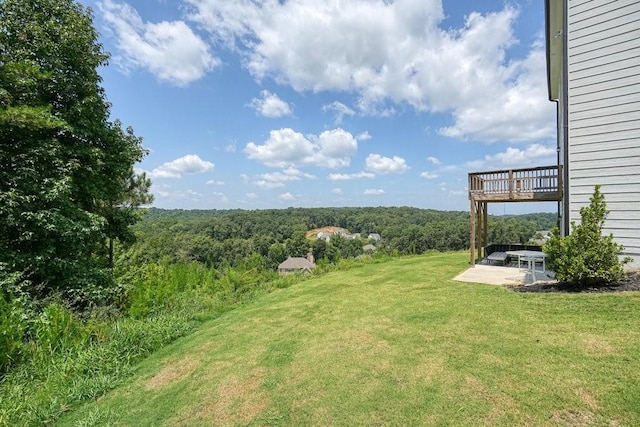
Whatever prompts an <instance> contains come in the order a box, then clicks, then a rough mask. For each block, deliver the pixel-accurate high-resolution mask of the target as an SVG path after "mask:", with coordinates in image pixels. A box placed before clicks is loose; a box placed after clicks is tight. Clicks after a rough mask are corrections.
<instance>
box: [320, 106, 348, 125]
mask: <svg viewBox="0 0 640 427" xmlns="http://www.w3.org/2000/svg"><path fill="white" fill-rule="evenodd" d="M322 111H324V112H325V113H327V112H328V113H333V115H334V119H335V122H336V124H340V123H342V119H343V118H344V116H353V115H355V114H356V112H355V111H354V110H352V109H351V108H349V107H347V106H346V105H344V104H343V103H342V102H338V101H333V102H332V103H331V104H326V105H323V106H322Z"/></svg>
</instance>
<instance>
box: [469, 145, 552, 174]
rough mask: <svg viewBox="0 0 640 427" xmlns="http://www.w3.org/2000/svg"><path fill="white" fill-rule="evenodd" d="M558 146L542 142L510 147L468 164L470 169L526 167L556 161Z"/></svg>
mask: <svg viewBox="0 0 640 427" xmlns="http://www.w3.org/2000/svg"><path fill="white" fill-rule="evenodd" d="M556 156H557V152H556V148H555V147H554V146H546V145H542V144H531V145H529V146H527V147H526V148H525V149H519V148H514V147H508V148H507V149H506V150H505V151H503V152H501V153H496V154H493V155H486V156H484V159H483V160H474V161H471V162H468V163H467V164H466V167H467V169H469V170H480V169H486V168H502V167H526V166H528V165H531V164H542V163H549V164H555V163H556V161H557V160H556Z"/></svg>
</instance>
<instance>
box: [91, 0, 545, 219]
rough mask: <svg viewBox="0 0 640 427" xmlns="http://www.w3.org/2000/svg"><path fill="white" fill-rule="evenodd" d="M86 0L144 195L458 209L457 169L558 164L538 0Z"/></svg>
mask: <svg viewBox="0 0 640 427" xmlns="http://www.w3.org/2000/svg"><path fill="white" fill-rule="evenodd" d="M81 3H82V4H84V5H85V6H88V7H90V8H91V9H92V11H93V14H94V25H95V26H96V28H97V30H98V32H99V33H100V43H102V44H103V47H104V50H105V51H106V52H109V53H110V54H111V58H110V60H109V64H108V66H106V67H104V68H102V69H101V70H100V74H101V76H102V77H103V82H102V84H103V87H104V88H105V91H106V97H107V100H108V101H109V102H110V103H111V104H112V107H111V113H112V117H113V118H114V119H115V118H118V119H120V120H121V121H122V122H123V124H124V125H125V126H132V127H133V128H134V130H135V133H136V135H138V136H141V137H142V138H143V139H144V146H145V147H146V148H147V149H148V150H149V154H148V155H147V156H146V158H145V159H144V160H143V161H142V162H141V163H140V164H138V165H136V170H137V171H139V172H142V171H145V172H146V173H147V175H148V176H149V177H150V178H151V179H152V181H153V186H152V190H151V191H152V193H153V194H154V197H155V201H154V203H153V206H156V207H160V208H180V209H236V208H240V209H270V208H287V207H340V206H358V207H359V206H413V207H419V208H430V209H438V210H468V209H469V201H468V193H467V174H468V173H469V172H476V171H483V170H496V169H511V168H519V167H529V166H547V165H553V164H556V157H557V155H556V148H555V147H556V119H555V111H556V110H555V108H556V107H555V104H554V103H552V102H550V101H549V100H548V95H547V84H546V65H545V50H544V33H543V30H544V2H543V1H542V0H521V1H507V2H503V1H494V0H483V1H473V0H443V1H439V0H234V1H229V0H128V1H121V0H81ZM555 209H556V204H555V203H511V204H497V205H495V206H494V205H491V206H490V212H491V213H495V214H518V213H524V212H541V211H555Z"/></svg>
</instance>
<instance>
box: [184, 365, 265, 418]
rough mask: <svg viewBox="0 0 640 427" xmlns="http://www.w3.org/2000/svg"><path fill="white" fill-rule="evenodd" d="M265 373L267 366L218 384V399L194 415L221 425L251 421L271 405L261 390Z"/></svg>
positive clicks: (216, 394) (216, 396) (216, 397)
mask: <svg viewBox="0 0 640 427" xmlns="http://www.w3.org/2000/svg"><path fill="white" fill-rule="evenodd" d="M264 376H265V372H264V369H262V368H258V369H255V370H254V371H253V372H252V373H251V375H250V376H249V377H246V378H237V377H233V378H230V379H228V380H226V381H225V382H223V383H222V384H220V386H219V387H218V390H217V392H216V393H215V399H214V400H212V401H209V402H208V403H206V404H205V405H204V406H203V407H202V408H201V409H200V411H198V414H197V415H196V417H195V418H196V419H199V420H203V421H205V422H206V423H207V424H209V423H211V425H219V426H223V425H238V424H240V425H245V424H249V423H250V422H251V421H253V420H254V419H255V418H256V417H258V416H259V415H261V414H262V412H263V411H264V410H265V409H266V408H267V406H268V405H269V400H268V398H267V397H266V396H265V394H264V392H262V391H261V390H260V386H261V385H262V382H263V379H264Z"/></svg>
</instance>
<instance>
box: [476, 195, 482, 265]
mask: <svg viewBox="0 0 640 427" xmlns="http://www.w3.org/2000/svg"><path fill="white" fill-rule="evenodd" d="M482 205H483V202H476V245H477V248H478V251H477V254H478V255H477V256H478V258H480V257H481V256H482Z"/></svg>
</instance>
